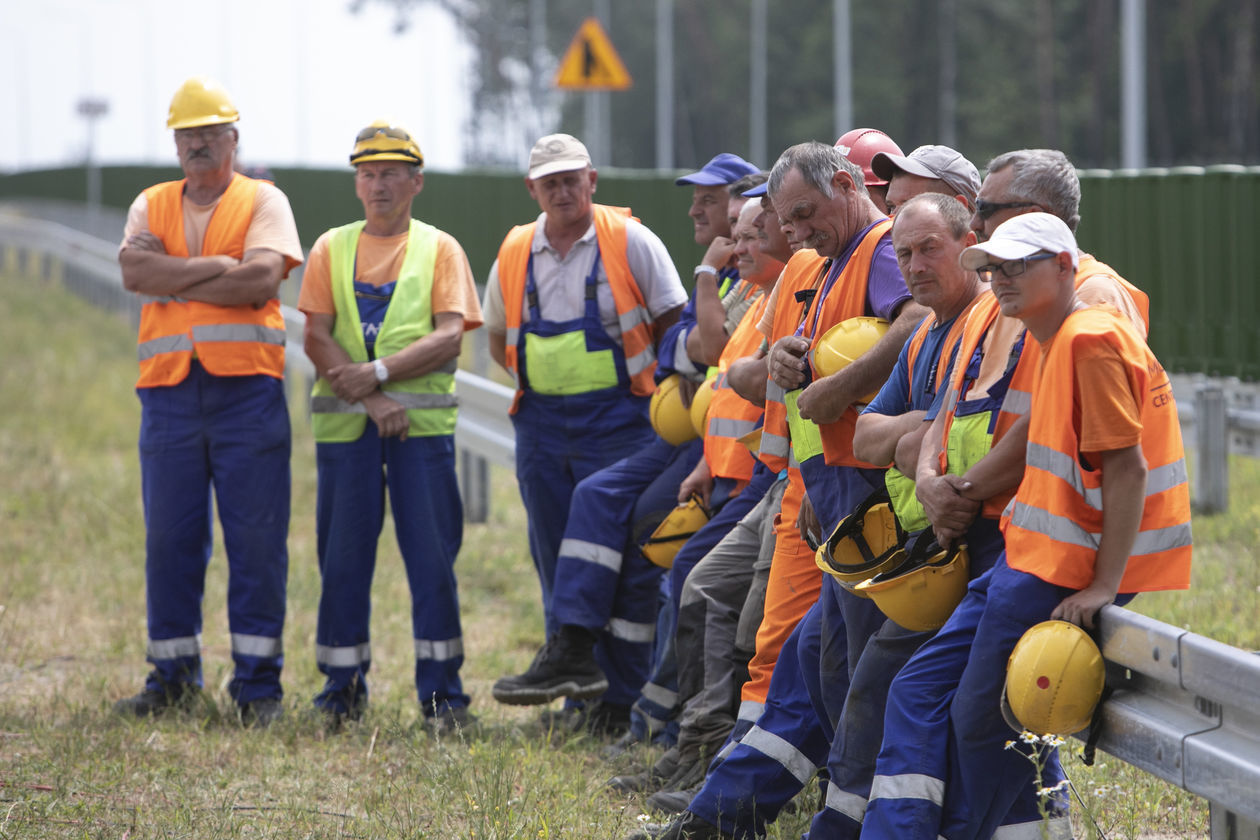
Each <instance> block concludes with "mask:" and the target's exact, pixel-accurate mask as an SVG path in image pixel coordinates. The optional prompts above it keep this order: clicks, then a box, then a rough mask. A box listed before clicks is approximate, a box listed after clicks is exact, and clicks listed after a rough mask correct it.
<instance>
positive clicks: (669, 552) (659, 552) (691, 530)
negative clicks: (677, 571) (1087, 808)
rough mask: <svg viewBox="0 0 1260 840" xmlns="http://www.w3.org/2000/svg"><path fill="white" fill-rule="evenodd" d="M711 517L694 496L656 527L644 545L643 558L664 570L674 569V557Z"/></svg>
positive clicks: (671, 512)
mask: <svg viewBox="0 0 1260 840" xmlns="http://www.w3.org/2000/svg"><path fill="white" fill-rule="evenodd" d="M711 516H712V514H710V513H709V509H708V508H707V507H705V506H704V503H703V502H701V501H700V497H699V496H694V495H693V496H692V497H691V498H690V499H688V500H687V501H685V502H683V503H682V504H681V505H679V506H678V507H676V508H674V509H673V510H671V511H670V512H669V514H668V515H667V516H666V517H665V519H663V520H662V521H661V524H660V525H658V526H656V530H655V531H653V532H652V536H650V537H648V539H647V542H645V543H644V544H643V548H642V549H641V550H642V552H643V556H644V557H646V558H647V559H648V560H650V561H652V562H653V563H655V564H656V565H657V566H660V567H661V568H662V569H669V568H672V567H673V565H674V557H675V556H677V554H678V551H679V549H681V548H682V547H683V543H685V542H687V540H689V539H691V538H692V537H693V536H695V533H696V531H699V530H700V529H701V528H703V527H704V525H705V523H706V522H708V521H709V519H710V517H711Z"/></svg>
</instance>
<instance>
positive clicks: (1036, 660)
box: [1002, 621, 1106, 737]
mask: <svg viewBox="0 0 1260 840" xmlns="http://www.w3.org/2000/svg"><path fill="white" fill-rule="evenodd" d="M1105 681H1106V666H1105V665H1104V663H1103V656H1102V653H1101V652H1100V651H1099V650H1098V645H1096V644H1094V640H1093V639H1091V638H1090V637H1089V634H1087V633H1086V632H1085V631H1084V630H1082V629H1081V628H1079V627H1077V626H1076V625H1075V624H1071V623H1069V622H1066V621H1043V622H1041V623H1040V624H1036V625H1034V626H1032V627H1030V628H1028V630H1027V631H1026V632H1025V633H1024V635H1023V636H1022V637H1020V640H1019V642H1018V643H1017V644H1016V645H1015V649H1014V650H1013V651H1011V658H1010V659H1009V660H1007V663H1006V686H1005V688H1003V690H1002V711H1003V714H1004V715H1006V718H1007V723H1009V724H1011V727H1012V728H1014V729H1015V730H1016V731H1020V730H1023V729H1026V730H1028V731H1030V732H1032V733H1034V734H1037V735H1059V736H1063V737H1066V736H1068V735H1071V734H1073V733H1075V732H1080V731H1081V730H1082V729H1084V728H1086V727H1087V726H1089V724H1090V721H1091V720H1092V719H1093V717H1094V710H1095V708H1097V706H1098V701H1099V699H1100V698H1101V697H1102V692H1103V683H1104V682H1105ZM1011 718H1014V720H1012V719H1011Z"/></svg>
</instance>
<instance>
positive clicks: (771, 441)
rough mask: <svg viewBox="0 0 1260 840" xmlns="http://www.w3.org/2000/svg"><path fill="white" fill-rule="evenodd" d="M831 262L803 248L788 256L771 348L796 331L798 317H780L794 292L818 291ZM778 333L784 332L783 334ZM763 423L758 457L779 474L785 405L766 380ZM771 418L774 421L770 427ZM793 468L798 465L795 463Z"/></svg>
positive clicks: (785, 453)
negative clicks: (814, 289) (815, 289)
mask: <svg viewBox="0 0 1260 840" xmlns="http://www.w3.org/2000/svg"><path fill="white" fill-rule="evenodd" d="M829 264H830V263H829V262H828V261H827V258H826V257H823V256H820V255H819V254H818V252H817V251H815V250H813V249H812V248H802V249H801V250H799V251H797V252H796V253H795V254H793V255H792V256H791V258H790V259H789V260H788V261H787V264H786V265H785V266H784V267H783V272H782V273H781V274H780V275H779V293H778V297H777V298H776V302H775V310H774V320H773V321H772V322H771V323H772V327H771V330H770V338H769V342H770V345H771V346H772V347H773V346H774V343H775V342H776V341H778V340H779V339H780V338H783V336H785V335H791V334H792V333H794V332H796V326H797V324H799V323H800V318H796V319H795V320H793V319H792V318H789V317H786V316H785V317H783V319H782V322H780V316H781V315H782V314H783V313H784V312H786V311H787V310H789V309H792V310H796V307H797V306H798V305H799V304H797V302H796V297H795V296H796V293H797V291H799V290H801V289H813V288H817V286H818V284H819V282H821V280H822V275H823V273H824V272H825V269H826V267H827V266H828V265H829ZM781 330H786V332H782V331H781ZM765 414H766V422H765V424H764V426H763V428H762V431H761V448H760V451H759V452H758V453H757V457H758V458H760V459H761V461H762V462H763V463H764V464H765V465H766V466H767V467H769V468H770V469H772V470H774V471H775V472H779V471H780V470H782V469H783V468H784V467H786V466H788V462H789V459H790V458H791V446H790V441H789V439H788V432H787V406H786V405H785V404H784V402H783V389H782V388H780V387H779V386H778V385H776V384H775V382H774V380H773V379H769V378H767V381H766V407H765ZM771 417H773V418H774V421H773V424H772V423H771ZM792 465H793V466H797V465H796V463H795V461H793V462H792Z"/></svg>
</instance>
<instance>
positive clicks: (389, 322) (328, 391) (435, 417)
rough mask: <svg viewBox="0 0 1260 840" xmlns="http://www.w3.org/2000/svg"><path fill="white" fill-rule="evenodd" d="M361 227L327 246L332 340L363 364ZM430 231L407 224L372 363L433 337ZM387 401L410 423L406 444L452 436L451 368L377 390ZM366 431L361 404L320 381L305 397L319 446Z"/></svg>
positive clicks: (344, 231)
mask: <svg viewBox="0 0 1260 840" xmlns="http://www.w3.org/2000/svg"><path fill="white" fill-rule="evenodd" d="M365 224H366V222H363V221H358V222H353V223H351V224H348V225H345V226H343V227H340V228H336V229H335V230H334V231H333V235H332V237H331V238H330V240H329V243H328V262H329V266H330V269H331V274H332V292H333V302H334V304H335V305H336V307H337V316H336V318H335V320H334V321H333V333H332V334H333V338H334V339H335V340H336V342H337V343H338V344H340V345H341V346H342V348H343V349H344V350H345V351H346V352H347V353H349V354H350V358H351V359H352V360H354V361H356V362H366V361H367V360H368V353H367V345H366V344H365V343H364V342H363V325H362V323H361V322H360V321H359V304H358V303H357V302H356V300H355V297H354V261H355V252H356V251H357V250H358V244H359V234H360V233H361V232H362V231H363V227H364V225H365ZM437 239H438V230H437V228H435V227H433V226H432V225H427V224H425V223H424V222H419V221H416V220H415V219H412V220H411V231H410V233H409V236H408V239H407V253H406V255H405V256H404V257H403V264H402V269H401V270H400V271H399V273H398V280H397V282H396V284H395V286H394V294H393V296H392V297H391V298H390V301H389V308H388V309H387V310H386V311H385V320H384V321H383V322H382V324H381V331H380V333H379V334H378V335H377V337H376V355H377V357H378V358H379V357H382V356H388V355H390V354H391V353H396V352H398V351H399V350H402V349H403V348H404V347H406V346H407V345H409V344H411V343H412V342H414V341H416V340H418V339H420V338H423V337H424V336H426V335H428V334H429V333H431V332H433V307H432V291H433V265H434V262H435V261H436V258H437ZM382 390H384V391H385V392H386V393H387V394H388V395H389V397H390V399H393V400H397V401H398V402H400V403H402V404H403V406H404V407H406V409H407V417H408V418H409V419H410V421H411V425H410V429H409V430H408V432H407V434H408V436H409V437H433V436H436V435H449V434H453V433H454V432H455V412H456V405H457V402H456V397H455V361H454V360H452V361H451V363H450V364H449V365H447V366H446V367H445V368H444V369H442V370H436V371H433V372H431V373H426V374H425V375H424V376H417V377H416V378H414V379H404V380H397V381H394V380H391V381H390V382H387V383H385V384H384V385H383V386H382ZM366 424H367V410H366V409H365V408H364V407H363V404H362V403H355V404H353V405H352V404H350V403H347V402H344V401H342V400H341V399H339V398H338V397H337V395H336V394H334V393H333V390H332V386H331V385H329V384H328V382H327V380H325V379H323V378H320V379H319V381H317V382H316V383H315V387H314V388H313V389H312V391H311V426H312V429H313V430H314V433H315V440H316V441H318V442H320V443H344V442H347V441H353V440H358V439H359V437H360V436H361V435H362V434H363V430H364V428H365V427H366Z"/></svg>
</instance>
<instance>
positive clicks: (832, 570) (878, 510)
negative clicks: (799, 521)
mask: <svg viewBox="0 0 1260 840" xmlns="http://www.w3.org/2000/svg"><path fill="white" fill-rule="evenodd" d="M905 536H906V535H905V532H904V531H902V530H901V526H900V525H899V524H898V523H897V516H896V514H894V513H893V511H892V507H891V506H890V505H889V504H888V490H887V489H886V488H882V487H881V488H880V489H878V490H876V491H875V492H873V493H871V495H869V496H867V497H866V498H865V499H864V500H863V501H862V503H861V504H860V505H858V506H857V508H856V509H854V511H853V513H851V514H849V515H848V516H846V517H845V518H844V519H842V520H840V524H839V525H837V526H836V530H834V531H832V532H831V536H830V537H828V538H827V539H826V540H824V541H823V544H822V545H820V546H818V551H817V552H815V554H814V562H815V563H817V564H818V568H820V569H822V570H823V571H824V572H826V573H827V574H829V575H831V576H832V577H834V578H835V579H836V580H838V581H839V582H840V585H841V586H843V587H844V588H845V589H848V590H849V591H850V592H853V594H855V595H861V594H862V593H861V592H859V591H857V590H856V589H854V586H855V585H856V584H858V583H861V582H862V581H864V580H866V579H868V578H870V577H872V576H874V575H877V574H879V573H880V572H882V571H884V570H885V569H888V568H891V567H892V565H893V564H895V563H896V562H898V560H899V558H900V554H901V552H900V551H899V549H900V547H901V543H902V542H903V541H904V539H905ZM862 597H866V596H865V595H862Z"/></svg>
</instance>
